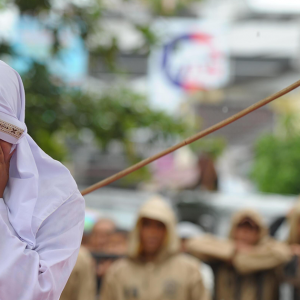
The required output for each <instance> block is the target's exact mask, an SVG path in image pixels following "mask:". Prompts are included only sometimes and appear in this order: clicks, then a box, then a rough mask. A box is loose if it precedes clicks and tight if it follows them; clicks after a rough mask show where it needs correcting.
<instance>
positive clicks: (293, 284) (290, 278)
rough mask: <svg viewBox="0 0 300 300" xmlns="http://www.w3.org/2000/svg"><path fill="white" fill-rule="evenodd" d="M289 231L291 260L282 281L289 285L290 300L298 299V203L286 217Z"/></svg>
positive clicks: (299, 242)
mask: <svg viewBox="0 0 300 300" xmlns="http://www.w3.org/2000/svg"><path fill="white" fill-rule="evenodd" d="M288 220H289V223H290V231H289V236H288V239H287V244H288V245H289V247H290V249H291V252H292V254H293V258H292V259H291V261H290V262H289V263H288V264H287V265H286V267H285V269H284V281H285V282H286V283H288V284H290V292H289V294H290V295H291V299H295V300H299V299H300V201H298V202H297V204H296V206H295V207H294V208H293V210H292V211H291V212H290V213H289V215H288Z"/></svg>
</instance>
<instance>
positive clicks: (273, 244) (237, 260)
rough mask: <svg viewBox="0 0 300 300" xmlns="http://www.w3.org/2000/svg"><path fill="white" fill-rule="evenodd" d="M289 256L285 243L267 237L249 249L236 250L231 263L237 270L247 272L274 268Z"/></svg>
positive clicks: (285, 261)
mask: <svg viewBox="0 0 300 300" xmlns="http://www.w3.org/2000/svg"><path fill="white" fill-rule="evenodd" d="M291 257H292V256H291V251H290V249H289V247H288V246H287V245H285V244H283V243H281V242H277V241H275V240H273V239H269V240H267V241H265V242H264V243H262V244H261V245H257V246H254V247H253V248H252V249H251V250H248V251H245V252H237V253H236V255H235V257H234V259H233V261H232V263H233V266H234V267H235V268H236V270H237V271H238V272H240V273H242V274H247V273H254V272H258V271H264V270H269V269H273V268H276V267H278V266H280V265H282V264H284V263H287V262H288V261H289V260H290V259H291Z"/></svg>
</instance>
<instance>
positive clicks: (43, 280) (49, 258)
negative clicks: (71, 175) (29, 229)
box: [0, 191, 85, 300]
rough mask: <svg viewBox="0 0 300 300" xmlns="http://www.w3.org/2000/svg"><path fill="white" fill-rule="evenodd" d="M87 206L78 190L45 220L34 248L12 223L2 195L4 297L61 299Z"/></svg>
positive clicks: (0, 276)
mask: <svg viewBox="0 0 300 300" xmlns="http://www.w3.org/2000/svg"><path fill="white" fill-rule="evenodd" d="M20 192H21V191H20ZM84 206H85V204H84V199H83V197H82V195H81V194H80V192H79V191H76V192H75V193H74V194H73V195H72V196H71V197H70V198H69V199H68V200H67V201H66V202H64V203H63V204H62V205H61V206H59V207H58V208H57V209H56V210H55V211H54V212H53V213H52V214H51V215H49V216H48V217H47V218H46V219H45V220H44V221H43V222H42V224H41V226H40V228H39V229H38V231H37V234H36V244H35V246H34V247H33V249H30V246H28V245H27V243H26V242H23V241H21V240H20V238H19V237H18V235H17V234H16V232H15V230H14V228H13V227H12V226H11V224H10V222H9V219H8V213H7V209H8V208H7V206H6V204H5V202H4V201H3V199H2V198H0V299H1V300H58V299H59V297H60V294H61V292H62V290H63V288H64V286H65V284H66V282H67V280H68V278H69V276H70V274H71V271H72V269H73V267H74V265H75V262H76V259H77V255H78V251H79V247H80V243H81V237H82V232H83V227H84Z"/></svg>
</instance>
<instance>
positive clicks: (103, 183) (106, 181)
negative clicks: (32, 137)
mask: <svg viewBox="0 0 300 300" xmlns="http://www.w3.org/2000/svg"><path fill="white" fill-rule="evenodd" d="M299 86H300V80H299V81H296V82H295V83H293V84H292V85H290V86H288V87H287V88H285V89H283V90H281V91H279V92H277V93H275V94H273V95H271V96H269V97H267V98H265V99H263V100H261V101H259V102H257V103H255V104H253V105H251V106H249V107H248V108H246V109H244V110H242V111H240V112H239V113H237V114H235V115H233V116H231V117H229V118H228V119H226V120H224V121H221V122H219V123H217V124H215V125H213V126H211V127H209V128H207V129H205V130H203V131H201V132H199V133H197V134H195V135H193V136H191V137H189V138H187V139H186V140H184V141H182V142H180V143H178V144H176V145H174V146H172V147H170V148H168V149H166V150H164V151H162V152H160V153H157V154H155V155H153V156H151V157H149V158H146V159H144V160H142V161H140V162H139V163H137V164H135V165H133V166H131V167H129V168H127V169H125V170H123V171H121V172H119V173H117V174H115V175H112V176H110V177H108V178H106V179H104V180H102V181H100V182H98V183H96V184H94V185H92V186H90V187H88V188H86V189H84V190H83V191H82V192H81V193H82V195H83V196H84V195H86V194H89V193H91V192H93V191H95V190H97V189H100V188H101V187H103V186H106V185H108V184H110V183H112V182H114V181H116V180H118V179H121V178H123V177H124V176H126V175H128V174H130V173H132V172H134V171H136V170H138V169H140V168H142V167H144V166H146V165H148V164H150V163H151V162H153V161H155V160H157V159H159V158H160V157H162V156H165V155H167V154H169V153H171V152H174V151H175V150H177V149H179V148H181V147H183V146H185V145H188V144H191V143H193V142H195V141H197V140H199V139H201V138H202V137H204V136H206V135H208V134H210V133H212V132H214V131H217V130H219V129H221V128H222V127H225V126H227V125H229V124H231V123H233V122H234V121H236V120H238V119H240V118H242V117H244V116H246V115H248V114H249V113H251V112H253V111H255V110H257V109H258V108H260V107H262V106H264V105H266V104H268V103H270V102H272V101H274V100H276V99H277V98H279V97H281V96H283V95H286V94H287V93H289V92H291V91H292V90H294V89H296V88H297V87H299Z"/></svg>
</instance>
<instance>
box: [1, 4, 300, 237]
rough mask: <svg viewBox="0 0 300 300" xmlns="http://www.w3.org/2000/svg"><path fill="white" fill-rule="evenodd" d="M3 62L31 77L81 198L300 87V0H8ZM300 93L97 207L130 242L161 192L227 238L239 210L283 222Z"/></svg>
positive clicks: (38, 126) (182, 214) (34, 99)
mask: <svg viewBox="0 0 300 300" xmlns="http://www.w3.org/2000/svg"><path fill="white" fill-rule="evenodd" d="M0 58H1V59H2V60H3V61H5V62H7V63H8V64H9V65H11V66H12V67H13V68H15V69H16V70H17V71H18V72H19V73H20V74H21V75H22V78H23V81H24V85H25V89H26V99H27V108H26V114H27V117H26V123H27V126H28V129H29V133H30V134H31V136H32V137H33V138H34V139H35V140H36V142H37V143H38V144H39V145H40V147H41V148H42V149H43V150H45V151H46V152H47V153H48V154H49V155H51V156H53V157H54V158H56V159H58V160H60V161H62V162H63V163H64V164H65V165H66V166H67V167H68V168H69V169H70V170H71V172H72V174H73V175H74V177H75V179H76V180H77V183H78V185H79V186H80V188H84V187H87V186H88V185H91V184H93V183H95V182H97V181H100V180H101V179H104V178H106V177H108V176H110V175H112V174H114V173H116V172H118V171H121V170H122V169H124V168H126V167H128V166H130V165H132V164H134V163H135V162H138V161H139V160H141V159H143V158H146V157H148V156H150V155H152V154H155V153H157V152H159V151H161V150H163V149H165V148H167V147H169V146H171V145H173V144H175V143H177V142H179V141H180V140H182V139H184V138H185V137H188V136H189V135H191V134H193V133H196V132H198V131H200V130H202V129H205V128H207V127H209V126H211V125H213V124H215V123H217V122H219V121H221V120H223V119H225V118H227V117H229V116H231V115H233V114H235V113H237V112H238V111H240V110H242V109H243V108H246V107H248V106H249V105H251V104H253V103H255V102H257V101H259V100H261V99H262V98H264V97H266V96H268V95H270V94H272V93H274V92H276V91H278V90H280V89H282V88H284V87H286V86H287V85H289V84H291V83H293V82H294V81H296V80H298V79H299V77H298V75H299V69H300V3H298V2H296V1H293V0H285V1H284V2H283V1H279V0H277V1H274V0H273V1H271V0H202V1H201V0H194V1H193V0H73V1H72V0H53V1H51V0H14V1H13V0H0ZM299 94H300V91H299V90H296V91H294V92H291V93H289V94H288V95H286V96H285V97H283V98H282V99H280V100H277V101H275V102H274V103H272V104H270V105H269V106H267V107H264V108H261V109H259V110H257V111H255V112H253V113H251V114H250V115H248V116H246V117H244V118H243V119H241V120H239V121H237V122H235V123H234V124H232V125H230V126H227V127H226V128H223V129H222V130H219V131H218V132H216V133H215V134H212V135H210V136H209V137H206V138H204V139H202V140H201V141H199V142H196V143H194V144H193V145H191V146H189V147H185V148H182V149H180V150H178V151H177V152H175V153H173V154H170V155H168V156H166V157H163V158H161V159H159V160H158V161H156V162H154V163H152V164H151V165H150V166H149V167H145V168H143V169H141V170H139V171H137V172H135V173H133V174H131V175H129V176H127V177H125V178H124V179H122V180H119V181H117V182H115V183H114V184H112V185H110V186H109V187H106V188H102V189H101V190H99V191H97V192H94V193H92V194H90V195H88V196H86V201H87V215H86V232H89V231H90V230H91V229H92V228H93V225H94V224H95V222H96V221H97V220H98V219H99V218H101V217H105V218H109V219H111V220H113V221H114V222H115V223H116V224H117V227H118V228H121V229H122V230H130V228H131V227H132V225H133V222H134V220H135V216H136V212H137V210H138V207H139V206H140V204H141V203H142V202H143V201H144V200H145V199H147V198H148V197H149V195H150V194H152V193H154V192H155V193H156V192H159V193H162V194H163V195H165V196H166V197H168V199H170V202H171V204H172V205H173V207H174V208H175V209H176V211H177V214H178V218H179V220H180V221H189V222H192V223H194V224H196V225H198V226H200V227H201V228H202V229H203V230H205V231H209V232H213V233H216V234H218V235H224V234H226V231H227V226H228V225H227V224H228V218H229V216H230V215H231V214H232V212H234V211H235V210H237V209H239V208H241V207H245V206H247V207H253V208H256V209H258V210H259V211H260V212H261V213H262V214H263V215H264V216H265V218H266V221H267V222H268V223H271V222H272V221H273V220H275V219H276V218H277V217H279V216H281V215H284V214H286V213H287V212H288V211H289V210H290V208H291V207H292V205H293V203H294V201H295V199H296V197H297V196H296V195H297V194H299V193H300V184H299V178H300V134H299V133H300V102H299V101H297V100H298V98H299V96H300V95H299Z"/></svg>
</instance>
